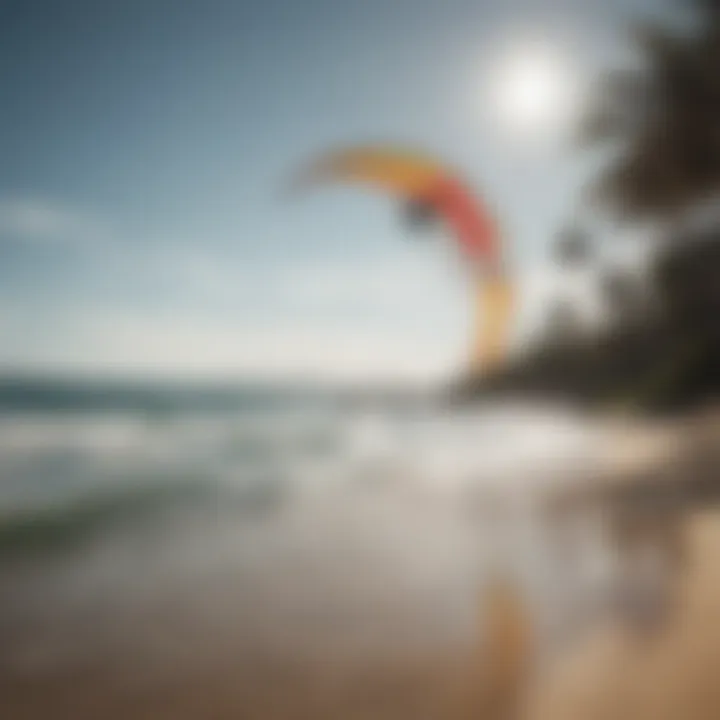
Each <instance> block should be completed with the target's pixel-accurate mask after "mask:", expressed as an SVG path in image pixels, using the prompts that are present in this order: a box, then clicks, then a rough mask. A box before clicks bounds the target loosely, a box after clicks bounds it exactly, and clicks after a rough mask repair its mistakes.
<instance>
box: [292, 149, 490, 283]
mask: <svg viewBox="0 0 720 720" xmlns="http://www.w3.org/2000/svg"><path fill="white" fill-rule="evenodd" d="M330 182H355V183H364V184H367V185H370V186H371V187H377V188H379V189H381V190H384V191H386V192H389V193H390V194H392V195H395V196H398V197H400V198H402V199H404V200H405V201H407V203H408V205H407V207H408V208H411V210H410V217H411V218H412V219H413V220H420V221H427V220H429V219H430V218H431V217H433V216H434V217H438V218H441V219H443V220H444V221H445V223H446V224H447V226H448V227H450V228H451V229H452V231H453V233H454V235H455V238H456V240H457V242H458V245H459V247H460V249H461V251H462V253H463V255H464V256H465V257H466V258H468V259H471V260H477V261H483V262H484V264H486V265H487V266H488V267H489V268H493V269H495V268H496V267H497V266H498V265H499V262H500V242H499V239H498V237H497V228H496V226H495V223H494V221H493V219H492V218H491V216H490V214H489V213H488V212H487V210H486V209H485V208H484V207H483V206H482V205H481V204H480V202H479V201H478V199H477V198H476V197H474V195H473V193H472V192H471V190H470V188H469V187H468V186H467V185H466V183H465V182H464V181H462V180H461V179H460V178H459V177H458V176H457V175H456V173H454V172H453V171H452V170H450V169H449V168H447V167H445V166H443V165H442V164H441V163H439V162H437V161H436V160H434V159H432V158H430V157H427V156H424V155H420V154H418V153H411V152H408V151H406V150H400V149H394V148H387V147H370V146H363V147H355V148H349V149H345V150H338V151H332V152H329V153H327V154H325V155H322V156H321V157H320V158H319V159H317V160H316V161H314V162H313V163H311V164H310V165H309V167H307V168H305V169H304V170H303V171H302V172H301V173H300V174H299V175H298V176H297V177H296V178H295V182H294V183H293V186H294V188H295V189H296V190H304V189H308V188H310V187H314V186H316V185H319V184H325V183H330Z"/></svg>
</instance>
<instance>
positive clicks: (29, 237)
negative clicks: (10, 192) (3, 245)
mask: <svg viewBox="0 0 720 720" xmlns="http://www.w3.org/2000/svg"><path fill="white" fill-rule="evenodd" d="M111 236H112V233H111V232H110V229H109V228H108V227H107V225H106V224H105V223H103V222H102V221H100V220H99V219H98V218H96V217H94V216H92V215H91V214H89V213H86V212H84V211H82V210H80V209H77V208H73V207H70V206H67V205H64V204H62V203H58V202H52V201H46V200H41V199H38V198H30V197H6V198H0V237H1V238H3V239H9V240H14V241H21V242H32V243H38V244H58V243H80V244H86V243H104V242H106V241H107V240H109V239H110V237H111Z"/></svg>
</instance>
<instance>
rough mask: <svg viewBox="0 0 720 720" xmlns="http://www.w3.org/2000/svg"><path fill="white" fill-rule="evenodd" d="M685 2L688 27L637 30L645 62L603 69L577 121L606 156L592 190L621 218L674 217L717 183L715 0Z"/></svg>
mask: <svg viewBox="0 0 720 720" xmlns="http://www.w3.org/2000/svg"><path fill="white" fill-rule="evenodd" d="M692 4H693V5H694V6H695V7H696V8H699V11H700V19H701V20H702V22H701V23H698V26H697V27H696V28H695V29H694V30H691V31H686V32H684V33H682V32H680V31H679V30H672V29H670V28H663V27H658V26H654V25H645V26H643V27H640V28H638V29H637V30H636V32H635V38H636V41H637V43H638V44H639V47H640V49H641V51H642V55H643V57H644V59H645V63H644V66H643V67H642V68H639V69H636V70H625V71H621V70H616V71H614V72H610V73H608V74H607V75H606V77H605V78H604V79H603V81H602V82H601V84H600V88H599V92H598V94H597V98H598V99H597V101H596V102H595V104H594V107H592V108H591V110H590V112H589V113H588V115H587V117H586V118H585V120H584V122H583V123H582V124H581V128H580V140H581V141H582V142H583V143H585V144H586V145H589V146H601V147H604V148H606V149H609V150H610V151H611V153H612V158H613V159H612V160H611V161H610V162H609V163H608V165H607V166H606V168H605V170H604V172H602V173H601V177H600V179H599V182H597V183H596V184H595V185H594V186H593V187H592V188H591V197H592V198H593V199H596V200H599V201H600V202H601V203H602V204H604V205H605V206H607V207H609V208H611V209H612V210H614V211H615V212H616V213H617V214H619V215H620V216H621V217H622V218H625V219H630V218H632V219H653V220H676V219H678V218H679V217H680V216H681V215H682V213H683V211H685V210H687V209H690V208H692V207H693V205H694V204H696V203H697V202H699V201H701V200H703V199H705V198H708V197H710V196H712V195H714V194H716V193H718V191H720V3H718V2H717V1H712V0H693V2H692Z"/></svg>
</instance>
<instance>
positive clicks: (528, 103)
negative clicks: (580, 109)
mask: <svg viewBox="0 0 720 720" xmlns="http://www.w3.org/2000/svg"><path fill="white" fill-rule="evenodd" d="M492 91H493V98H492V100H493V106H494V108H495V110H496V112H497V116H498V119H499V121H500V122H501V124H502V125H503V127H505V128H507V129H509V130H512V131H513V132H517V133H522V134H524V135H533V136H538V135H545V134H547V133H551V132H558V131H562V130H564V129H566V128H567V127H568V125H569V124H570V123H571V122H572V119H573V118H574V114H575V111H576V108H577V83H576V79H575V76H574V72H573V67H572V63H571V61H570V59H569V58H567V57H564V56H563V54H562V52H561V51H560V50H559V49H557V48H555V47H554V46H553V45H550V44H545V43H537V42H536V43H528V42H526V43H518V44H517V45H515V46H513V47H512V48H509V49H508V50H506V52H505V53H504V54H503V55H502V56H501V57H499V58H498V61H497V65H496V66H495V68H494V71H493V82H492Z"/></svg>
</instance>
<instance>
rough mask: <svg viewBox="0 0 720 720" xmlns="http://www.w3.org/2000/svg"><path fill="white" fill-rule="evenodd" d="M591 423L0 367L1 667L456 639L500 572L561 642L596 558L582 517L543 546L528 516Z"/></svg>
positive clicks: (590, 599)
mask: <svg viewBox="0 0 720 720" xmlns="http://www.w3.org/2000/svg"><path fill="white" fill-rule="evenodd" d="M602 437H603V435H602V430H601V429H600V428H599V427H597V426H596V425H593V423H591V422H590V421H589V420H587V419H585V418H583V417H581V416H580V415H579V414H578V413H576V412H574V411H572V410H571V409H569V408H548V407H539V406H525V405H511V404H503V405H496V406H487V407H482V408H476V409H463V410H452V411H451V410H449V409H448V408H446V407H443V406H442V405H441V404H439V403H437V402H435V400H434V398H433V397H432V396H431V395H428V394H423V395H420V394H417V395H413V394H412V393H391V392H388V391H383V392H374V393H372V392H369V391H367V390H364V391H363V392H359V391H357V390H352V391H348V390H347V389H342V388H340V389H339V388H329V387H318V386H314V387H310V386H288V385H284V386H282V385H276V386H273V385H270V384H265V385H262V386H261V385H260V384H247V385H244V386H227V387H212V388H209V387H203V386H189V385H188V386H181V385H177V384H176V385H168V384H156V385H153V384H151V383H146V384H143V385H139V384H135V385H130V384H124V385H123V384H120V383H103V382H93V383H90V382H70V381H55V380H53V381H51V380H47V381H37V380H35V381H32V382H31V381H28V380H17V379H15V380H6V381H4V382H2V383H0V648H2V650H0V680H2V678H3V677H6V678H11V679H13V682H15V681H16V680H17V678H18V677H20V678H23V677H30V678H33V677H38V674H39V676H41V677H42V676H43V673H45V674H48V673H49V674H50V675H52V673H53V672H58V671H62V672H65V671H68V669H71V668H73V667H86V666H87V665H88V664H94V665H96V664H98V663H100V665H102V663H111V662H115V661H118V662H119V659H118V658H121V657H126V656H128V655H129V656H130V657H132V665H133V667H134V668H135V670H134V672H135V671H137V672H142V673H145V675H143V677H145V676H146V675H147V673H151V670H152V672H172V673H177V672H179V668H180V667H181V666H183V667H184V665H183V664H184V663H189V664H190V665H192V666H193V667H194V666H195V664H196V663H200V662H201V661H202V662H206V661H207V662H209V660H208V658H215V659H216V660H217V657H216V656H217V653H219V652H230V651H231V650H230V648H235V649H237V648H243V652H244V653H245V654H248V653H249V654H250V655H252V653H260V655H261V656H263V657H266V656H267V655H268V654H273V653H276V654H278V655H293V654H294V655H297V654H298V653H300V654H301V655H302V656H303V657H309V656H313V655H315V656H318V657H324V658H327V657H338V656H341V655H348V654H349V655H357V654H360V655H362V654H363V653H371V652H382V653H383V656H384V657H387V656H388V654H393V653H399V654H402V653H408V652H410V653H415V654H417V653H418V652H420V651H421V649H422V648H429V647H433V648H438V647H449V646H456V645H458V644H459V645H461V646H462V644H463V643H464V642H465V643H466V642H467V641H468V638H469V637H474V633H473V632H471V631H469V628H471V627H474V626H475V624H476V623H477V612H478V609H477V608H478V587H480V586H481V585H482V583H483V581H484V579H485V578H487V577H489V576H491V575H493V574H497V573H498V572H500V571H502V572H506V571H508V569H509V572H510V574H511V575H512V577H513V578H514V579H515V580H516V581H517V583H518V584H519V586H520V587H522V588H523V592H524V593H525V594H526V596H527V598H528V605H529V607H531V611H532V613H533V615H534V616H535V617H536V619H537V626H538V628H539V629H540V631H541V632H542V633H544V634H545V635H547V636H548V637H549V636H551V635H553V634H554V635H556V636H557V635H559V631H558V627H559V626H560V625H562V627H563V628H565V629H567V627H569V626H570V625H571V624H572V623H573V622H575V621H574V620H573V617H577V618H580V617H581V616H583V617H584V616H585V615H587V613H588V612H590V610H591V607H590V606H591V605H592V606H593V607H594V606H595V605H597V604H598V603H597V600H598V598H599V597H600V596H601V594H602V593H603V592H604V591H605V589H607V588H608V587H609V586H610V585H611V582H612V581H611V576H612V572H613V570H612V564H611V562H610V560H609V555H608V553H607V552H606V551H605V550H604V549H603V548H604V546H603V545H602V543H601V542H599V541H598V540H597V535H596V534H594V533H596V529H597V528H595V526H593V525H592V523H586V522H585V523H583V524H581V525H578V526H577V527H575V528H564V529H563V531H562V532H563V533H565V534H564V535H562V537H561V536H560V535H558V534H557V533H555V532H554V530H553V528H552V527H551V526H550V525H548V522H547V520H546V519H545V518H544V516H543V515H542V513H541V512H539V510H538V508H540V507H541V505H542V498H543V497H546V496H547V494H548V492H550V491H551V489H552V488H553V487H556V486H557V485H558V484H559V483H572V482H574V478H575V477H576V476H577V475H578V474H579V473H581V472H586V471H587V468H588V466H592V465H593V463H596V462H599V461H600V460H601V459H602V452H603V444H602V442H601V440H602ZM551 530H552V532H551ZM567 533H570V535H568V534H567ZM573 563H574V565H573ZM572 567H574V568H575V569H576V570H577V572H575V573H574V574H573V572H571V571H570V570H571V568H572ZM579 623H580V621H579V620H578V622H577V624H579ZM153 668H154V669H153ZM1 684H2V683H0V685H1Z"/></svg>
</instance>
